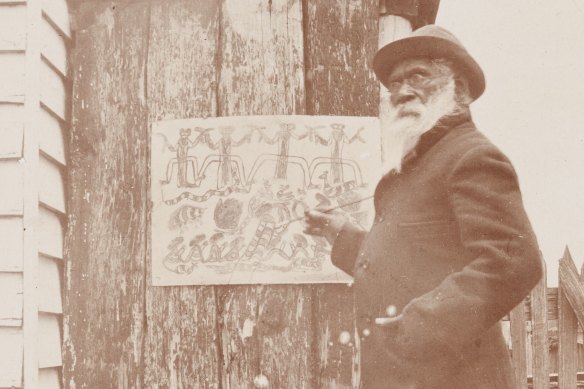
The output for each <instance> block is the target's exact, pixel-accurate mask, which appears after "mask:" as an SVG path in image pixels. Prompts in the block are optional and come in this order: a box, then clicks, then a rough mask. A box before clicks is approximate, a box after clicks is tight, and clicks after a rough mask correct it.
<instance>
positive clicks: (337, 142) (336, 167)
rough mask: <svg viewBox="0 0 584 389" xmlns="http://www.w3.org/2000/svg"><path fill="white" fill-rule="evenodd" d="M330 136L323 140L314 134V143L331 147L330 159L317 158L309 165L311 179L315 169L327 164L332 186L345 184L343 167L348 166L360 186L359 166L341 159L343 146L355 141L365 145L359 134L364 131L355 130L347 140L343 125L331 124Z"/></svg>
mask: <svg viewBox="0 0 584 389" xmlns="http://www.w3.org/2000/svg"><path fill="white" fill-rule="evenodd" d="M331 128H332V130H333V131H332V134H331V136H330V137H329V138H328V139H325V138H323V137H322V136H320V135H319V134H318V133H316V132H315V134H314V137H315V141H316V142H317V143H319V144H321V145H323V146H331V154H330V155H331V156H330V158H324V157H318V158H315V159H314V160H313V161H312V163H311V173H310V174H311V177H312V174H314V171H315V170H316V167H317V166H318V165H321V164H327V165H330V167H331V175H332V177H330V178H332V183H333V184H343V183H344V182H345V178H344V171H343V170H344V169H343V168H344V166H348V167H350V168H351V169H352V170H353V176H354V177H355V180H358V181H359V183H360V184H362V182H363V179H362V177H361V169H360V168H359V165H357V163H355V161H351V160H347V159H343V145H344V144H351V143H353V142H355V141H356V140H359V141H360V142H361V143H365V140H364V139H363V138H361V136H360V134H361V132H362V131H363V130H364V129H365V128H364V127H361V128H359V129H358V130H357V132H356V133H355V135H353V136H352V137H351V138H348V137H347V135H346V133H345V125H344V124H341V123H333V124H331Z"/></svg>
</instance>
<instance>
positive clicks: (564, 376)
mask: <svg viewBox="0 0 584 389" xmlns="http://www.w3.org/2000/svg"><path fill="white" fill-rule="evenodd" d="M559 278H560V279H559V284H558V332H559V334H558V336H559V350H558V354H559V355H558V357H559V368H558V381H559V388H560V389H573V388H575V387H576V375H577V363H578V362H577V361H578V353H577V347H576V346H577V334H578V317H577V311H576V310H575V309H574V304H572V300H574V301H576V299H577V298H578V296H577V294H576V293H577V289H578V288H577V287H580V288H581V285H580V281H579V277H578V271H577V270H576V266H575V265H574V262H573V260H572V257H571V255H570V251H569V250H568V248H567V247H566V250H565V252H564V256H563V258H562V259H561V260H560V268H559ZM574 281H575V282H574ZM580 297H583V298H584V294H583V295H581V296H580ZM581 313H583V312H581Z"/></svg>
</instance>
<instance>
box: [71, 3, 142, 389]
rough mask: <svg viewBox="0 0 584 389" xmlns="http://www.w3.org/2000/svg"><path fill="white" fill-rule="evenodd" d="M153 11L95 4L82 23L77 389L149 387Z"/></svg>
mask: <svg viewBox="0 0 584 389" xmlns="http://www.w3.org/2000/svg"><path fill="white" fill-rule="evenodd" d="M147 4H148V3H145V2H143V1H131V0H125V1H117V2H116V3H115V6H112V4H111V3H109V2H89V3H85V4H82V5H81V8H80V10H79V11H78V12H79V14H77V17H76V20H77V21H78V22H79V25H78V30H77V33H76V41H75V51H74V54H73V55H72V68H73V77H74V86H73V89H74V91H73V95H74V96H75V98H74V99H73V107H72V115H73V126H72V129H71V144H70V146H71V147H70V152H71V165H70V187H69V188H68V195H69V202H68V206H70V208H69V219H68V231H67V240H66V253H67V254H66V258H67V261H66V264H67V265H66V270H65V273H66V274H67V280H66V291H67V292H66V293H65V296H66V297H65V306H64V310H65V318H64V322H65V324H64V331H65V340H64V348H65V350H64V360H65V362H64V369H63V376H64V377H63V379H64V382H67V385H69V386H70V387H77V388H83V387H86V388H91V387H96V385H97V386H99V387H106V388H109V387H120V388H141V387H144V385H143V380H142V376H143V350H142V345H143V332H144V317H145V271H146V269H145V261H146V256H147V254H146V253H147V245H146V241H147V239H146V233H145V229H146V225H147V216H146V215H147V204H148V145H149V139H148V122H147V106H146V96H145V93H146V90H145V63H146V55H147V39H148V19H149V12H148V6H147Z"/></svg>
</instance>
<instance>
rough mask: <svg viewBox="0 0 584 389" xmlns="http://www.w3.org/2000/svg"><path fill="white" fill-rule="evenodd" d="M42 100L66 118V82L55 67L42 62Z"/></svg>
mask: <svg viewBox="0 0 584 389" xmlns="http://www.w3.org/2000/svg"><path fill="white" fill-rule="evenodd" d="M40 74H41V102H42V103H43V104H45V105H46V106H47V107H49V108H50V109H51V111H53V112H54V113H55V114H57V115H58V116H59V117H60V118H61V119H63V120H64V119H65V104H66V96H65V84H64V83H63V79H62V78H61V76H60V75H59V73H57V72H56V71H55V70H54V69H52V68H51V67H50V66H49V65H47V64H46V63H45V62H44V61H43V62H41V73H40Z"/></svg>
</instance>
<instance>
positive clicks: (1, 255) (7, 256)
mask: <svg viewBox="0 0 584 389" xmlns="http://www.w3.org/2000/svg"><path fill="white" fill-rule="evenodd" d="M22 228H23V225H22V217H20V216H12V217H0V247H1V248H2V249H0V272H20V271H22V238H23V231H22Z"/></svg>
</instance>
